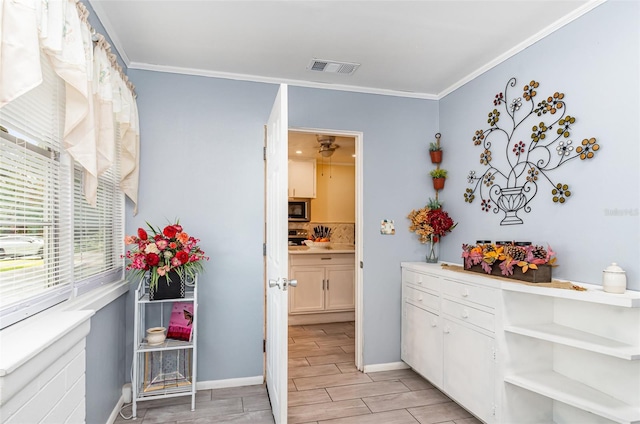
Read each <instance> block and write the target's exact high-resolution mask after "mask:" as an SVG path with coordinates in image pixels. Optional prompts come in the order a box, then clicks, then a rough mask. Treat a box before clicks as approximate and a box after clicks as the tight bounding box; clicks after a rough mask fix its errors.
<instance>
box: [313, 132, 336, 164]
mask: <svg viewBox="0 0 640 424" xmlns="http://www.w3.org/2000/svg"><path fill="white" fill-rule="evenodd" d="M316 139H317V140H318V143H320V149H319V150H318V153H320V155H322V157H325V158H327V157H329V156H331V155H333V152H335V151H336V149H337V148H339V147H340V146H338V145H337V144H334V143H335V141H336V136H335V135H323V134H316Z"/></svg>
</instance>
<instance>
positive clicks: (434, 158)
mask: <svg viewBox="0 0 640 424" xmlns="http://www.w3.org/2000/svg"><path fill="white" fill-rule="evenodd" d="M429 156H431V163H442V150H437V151H435V152H429Z"/></svg>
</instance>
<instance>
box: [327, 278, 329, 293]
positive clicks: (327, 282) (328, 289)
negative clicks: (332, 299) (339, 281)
mask: <svg viewBox="0 0 640 424" xmlns="http://www.w3.org/2000/svg"><path fill="white" fill-rule="evenodd" d="M327 290H329V279H328V278H327Z"/></svg>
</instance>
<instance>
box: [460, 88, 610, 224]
mask: <svg viewBox="0 0 640 424" xmlns="http://www.w3.org/2000/svg"><path fill="white" fill-rule="evenodd" d="M515 86H516V79H515V78H511V79H510V80H509V81H508V82H507V85H506V86H505V90H504V92H500V93H498V94H496V96H495V98H494V99H493V105H494V109H493V110H492V111H491V112H489V116H488V119H487V123H488V124H489V128H488V129H486V130H483V129H480V130H477V131H476V132H475V134H474V135H473V139H472V140H473V144H474V145H476V146H480V148H481V149H482V152H481V153H480V163H481V164H482V165H484V166H485V167H486V170H485V171H484V172H483V173H482V174H480V175H478V174H476V171H473V170H472V171H470V172H469V175H468V177H467V180H468V183H469V185H470V188H467V189H466V192H465V193H464V199H465V201H466V202H468V203H473V201H474V200H475V199H476V195H478V196H479V197H480V208H481V209H482V210H483V211H484V212H489V211H492V212H493V213H495V214H497V213H499V212H500V211H502V212H503V213H504V218H503V219H502V221H500V225H517V224H522V223H523V221H522V218H520V217H519V216H518V212H519V211H520V210H524V212H526V213H529V212H531V206H530V203H531V201H532V200H533V198H534V197H535V195H536V193H537V192H538V185H539V184H545V185H546V184H547V183H548V184H549V185H550V186H551V187H550V188H549V191H548V194H549V197H550V198H551V200H553V202H555V203H558V204H564V203H565V202H566V201H567V200H568V199H569V197H570V196H571V192H572V191H571V188H570V186H569V184H567V183H566V182H564V181H556V180H554V179H552V178H551V176H550V174H551V173H552V172H553V171H555V170H556V169H558V168H559V167H561V166H563V165H564V164H566V163H567V162H571V161H573V160H574V159H579V160H580V161H587V160H589V159H593V158H594V157H595V155H596V152H597V151H598V150H599V149H600V146H599V145H598V144H597V143H596V139H595V138H585V139H583V140H582V141H581V142H579V143H575V144H574V142H573V140H572V139H571V138H570V137H571V133H572V131H573V126H574V124H575V123H576V118H575V117H574V116H570V115H567V104H566V101H565V98H564V97H565V96H564V93H559V92H555V93H553V94H552V95H550V96H549V97H546V98H544V99H542V100H540V101H537V102H536V96H537V95H538V92H537V90H538V87H539V86H540V84H539V83H538V82H537V81H531V82H530V83H529V84H526V85H525V86H524V88H523V90H522V92H521V93H520V92H519V93H517V95H516V96H513V97H512V96H510V95H509V90H510V89H513V87H515Z"/></svg>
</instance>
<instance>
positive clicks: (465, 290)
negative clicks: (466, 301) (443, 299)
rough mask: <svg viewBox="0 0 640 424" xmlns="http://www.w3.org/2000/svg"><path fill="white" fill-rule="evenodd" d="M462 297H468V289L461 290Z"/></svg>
mask: <svg viewBox="0 0 640 424" xmlns="http://www.w3.org/2000/svg"><path fill="white" fill-rule="evenodd" d="M462 297H469V289H462Z"/></svg>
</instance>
